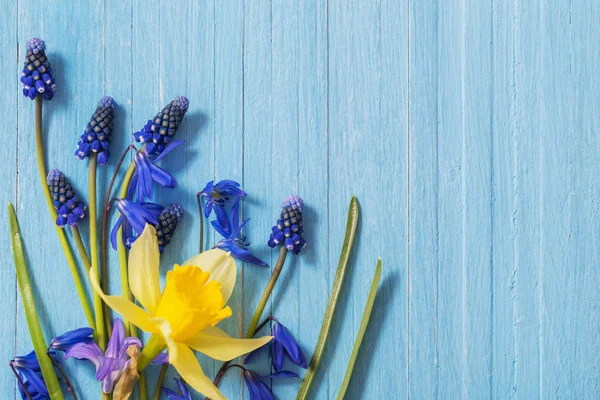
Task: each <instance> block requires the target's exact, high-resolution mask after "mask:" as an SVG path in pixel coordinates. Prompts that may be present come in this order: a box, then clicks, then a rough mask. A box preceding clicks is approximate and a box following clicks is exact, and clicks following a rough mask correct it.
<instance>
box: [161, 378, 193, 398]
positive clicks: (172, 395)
mask: <svg viewBox="0 0 600 400" xmlns="http://www.w3.org/2000/svg"><path fill="white" fill-rule="evenodd" d="M175 382H177V387H178V388H179V391H180V392H181V394H179V393H176V392H174V391H172V390H171V389H167V388H162V392H163V394H164V395H165V396H167V398H168V399H169V400H192V394H191V393H190V390H189V389H188V387H187V386H186V385H185V383H183V382H182V381H181V380H180V379H175Z"/></svg>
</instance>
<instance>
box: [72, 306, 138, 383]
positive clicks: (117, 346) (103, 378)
mask: <svg viewBox="0 0 600 400" xmlns="http://www.w3.org/2000/svg"><path fill="white" fill-rule="evenodd" d="M130 346H135V347H137V348H138V349H139V348H140V347H142V342H141V341H140V340H139V339H138V338H135V337H125V327H124V325H123V321H121V320H120V319H119V318H116V319H115V320H114V325H113V331H112V336H111V338H110V340H109V341H108V346H107V348H106V352H103V351H102V350H101V349H100V347H98V345H97V344H96V342H94V341H91V342H89V343H77V344H75V345H74V346H72V347H71V348H70V349H69V350H68V351H67V352H66V354H65V359H68V358H76V359H78V360H89V361H91V362H93V363H94V365H95V366H96V379H97V380H98V381H100V382H102V392H103V393H106V394H109V393H111V392H112V390H113V388H114V386H115V383H116V382H117V381H118V380H119V378H120V377H121V374H122V373H123V371H125V369H127V367H128V366H129V359H128V355H127V349H128V348H129V347H130Z"/></svg>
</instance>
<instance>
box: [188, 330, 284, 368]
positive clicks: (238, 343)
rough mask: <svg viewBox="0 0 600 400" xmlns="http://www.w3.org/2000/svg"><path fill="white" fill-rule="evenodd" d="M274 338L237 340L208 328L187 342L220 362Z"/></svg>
mask: <svg viewBox="0 0 600 400" xmlns="http://www.w3.org/2000/svg"><path fill="white" fill-rule="evenodd" d="M271 339H273V336H263V337H261V338H257V339H236V338H232V337H231V336H229V335H228V334H227V333H225V332H224V331H223V330H221V329H219V328H217V327H216V326H207V327H206V328H204V329H203V330H202V332H200V333H199V334H198V335H196V336H195V337H193V338H191V339H188V340H186V344H187V345H188V346H190V347H191V348H192V349H194V350H196V351H199V352H200V353H204V354H206V355H207V356H209V357H211V358H214V359H215V360H219V361H230V360H233V359H234V358H236V357H239V356H241V355H244V354H246V353H250V352H251V351H252V350H256V349H258V348H259V347H262V346H264V345H265V344H267V343H269V342H270V341H271Z"/></svg>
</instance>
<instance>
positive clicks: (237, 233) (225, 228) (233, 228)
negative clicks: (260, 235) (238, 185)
mask: <svg viewBox="0 0 600 400" xmlns="http://www.w3.org/2000/svg"><path fill="white" fill-rule="evenodd" d="M239 208H240V198H239V197H238V198H236V199H235V203H233V207H232V208H231V215H230V218H227V217H226V221H227V224H226V225H222V224H221V223H220V221H219V220H218V219H217V220H214V221H211V224H212V226H213V227H214V228H215V230H216V231H217V232H219V233H220V234H221V236H223V237H224V239H222V240H220V241H219V242H218V243H217V244H216V246H215V247H217V248H219V249H221V250H224V251H229V252H231V255H232V256H233V257H235V258H237V259H238V260H242V261H245V262H248V263H250V264H255V265H260V266H261V267H266V266H267V265H268V264H267V263H266V262H264V261H263V260H261V259H259V258H258V257H255V256H254V255H252V253H251V252H250V250H248V246H250V243H247V242H246V238H245V237H244V235H243V234H242V228H243V227H244V225H246V223H247V222H248V221H250V218H248V219H246V220H245V221H244V222H242V223H241V224H240V217H239Z"/></svg>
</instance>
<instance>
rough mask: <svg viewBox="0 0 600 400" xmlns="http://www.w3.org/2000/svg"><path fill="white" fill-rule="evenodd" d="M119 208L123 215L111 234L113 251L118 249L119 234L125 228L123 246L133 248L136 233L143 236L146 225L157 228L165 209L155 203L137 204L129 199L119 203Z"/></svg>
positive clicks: (121, 200)
mask: <svg viewBox="0 0 600 400" xmlns="http://www.w3.org/2000/svg"><path fill="white" fill-rule="evenodd" d="M117 208H118V209H119V212H120V213H121V215H120V216H119V218H118V219H117V222H116V223H115V226H113V229H112V231H111V233H110V241H111V244H112V246H113V249H115V250H116V249H117V233H118V231H119V228H120V227H121V226H122V227H123V244H124V245H125V246H127V247H131V245H132V244H133V242H134V241H135V239H136V238H137V236H136V235H135V234H134V231H135V232H136V233H137V234H138V235H141V234H142V232H144V227H145V226H146V224H150V225H152V226H155V225H156V224H158V220H157V218H158V216H159V215H160V213H161V212H162V210H163V207H162V206H160V205H158V204H154V203H141V204H138V203H135V202H133V201H131V200H129V199H120V200H119V201H117Z"/></svg>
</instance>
